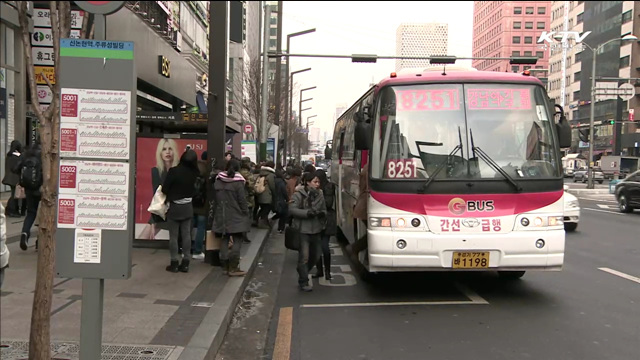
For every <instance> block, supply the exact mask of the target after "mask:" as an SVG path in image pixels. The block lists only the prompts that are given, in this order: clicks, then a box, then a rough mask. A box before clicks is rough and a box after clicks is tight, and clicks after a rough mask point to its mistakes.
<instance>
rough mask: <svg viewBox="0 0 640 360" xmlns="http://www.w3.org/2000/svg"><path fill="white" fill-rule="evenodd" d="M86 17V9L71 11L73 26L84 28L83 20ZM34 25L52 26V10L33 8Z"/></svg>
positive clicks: (74, 27) (73, 27)
mask: <svg viewBox="0 0 640 360" xmlns="http://www.w3.org/2000/svg"><path fill="white" fill-rule="evenodd" d="M83 17H84V11H80V10H73V11H71V28H72V29H82V20H83ZM33 26H34V27H37V28H38V27H43V28H50V27H51V12H50V11H49V9H34V10H33Z"/></svg>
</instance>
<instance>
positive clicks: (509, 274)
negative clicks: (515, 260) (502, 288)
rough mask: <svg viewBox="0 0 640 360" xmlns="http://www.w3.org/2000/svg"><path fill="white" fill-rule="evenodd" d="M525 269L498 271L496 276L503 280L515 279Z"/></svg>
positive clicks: (518, 277)
mask: <svg viewBox="0 0 640 360" xmlns="http://www.w3.org/2000/svg"><path fill="white" fill-rule="evenodd" d="M524 273H525V271H498V276H500V278H502V279H505V280H517V279H520V278H521V277H523V276H524Z"/></svg>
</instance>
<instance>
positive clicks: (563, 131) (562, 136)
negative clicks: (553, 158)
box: [554, 104, 571, 148]
mask: <svg viewBox="0 0 640 360" xmlns="http://www.w3.org/2000/svg"><path fill="white" fill-rule="evenodd" d="M554 107H555V108H556V109H558V111H556V113H555V114H554V115H560V118H559V120H558V122H557V123H556V133H557V134H558V145H559V146H560V147H561V148H568V147H571V125H569V121H568V120H567V117H566V116H565V115H564V109H563V108H562V106H560V105H558V104H554Z"/></svg>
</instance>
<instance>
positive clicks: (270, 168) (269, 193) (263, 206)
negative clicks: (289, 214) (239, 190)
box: [255, 161, 276, 229]
mask: <svg viewBox="0 0 640 360" xmlns="http://www.w3.org/2000/svg"><path fill="white" fill-rule="evenodd" d="M274 167H275V164H274V163H273V161H267V162H266V163H265V164H264V166H262V167H260V175H259V176H258V179H257V180H256V185H255V192H256V194H257V197H258V206H260V210H259V212H258V227H259V228H263V229H264V228H266V229H270V228H271V224H270V222H269V213H270V212H271V210H272V209H273V208H274V206H273V203H274V200H275V198H276V171H275V170H274ZM260 220H262V222H263V223H262V224H260Z"/></svg>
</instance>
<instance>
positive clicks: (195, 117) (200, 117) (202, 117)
mask: <svg viewBox="0 0 640 360" xmlns="http://www.w3.org/2000/svg"><path fill="white" fill-rule="evenodd" d="M208 120H209V117H208V116H207V114H188V113H184V114H182V121H184V122H207V121H208Z"/></svg>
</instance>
